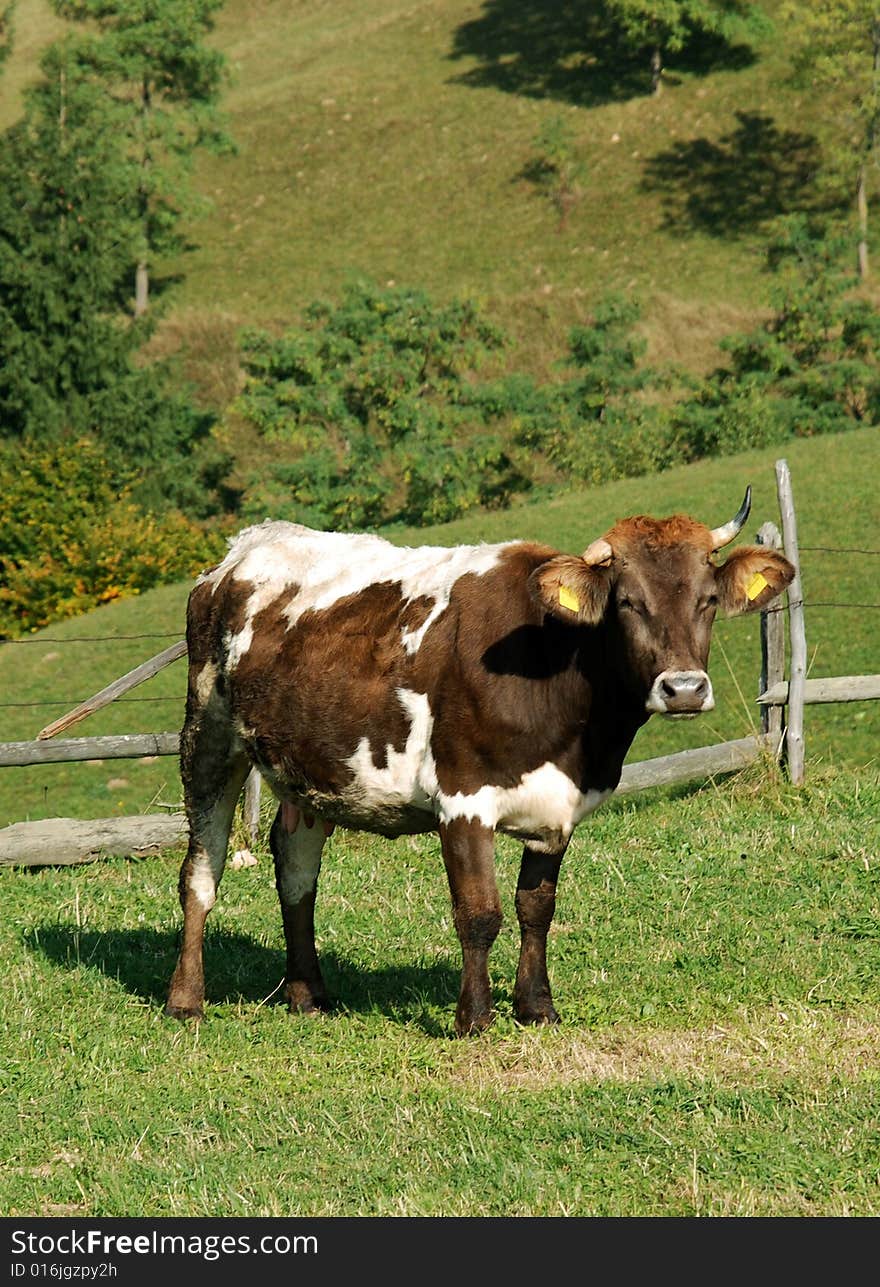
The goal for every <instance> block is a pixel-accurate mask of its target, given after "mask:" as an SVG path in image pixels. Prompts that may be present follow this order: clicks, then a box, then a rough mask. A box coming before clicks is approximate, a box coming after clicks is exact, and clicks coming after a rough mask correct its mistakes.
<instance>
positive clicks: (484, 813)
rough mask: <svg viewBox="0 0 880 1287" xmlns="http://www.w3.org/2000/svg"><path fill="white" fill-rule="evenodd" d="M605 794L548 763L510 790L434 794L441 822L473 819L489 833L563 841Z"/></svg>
mask: <svg viewBox="0 0 880 1287" xmlns="http://www.w3.org/2000/svg"><path fill="white" fill-rule="evenodd" d="M612 794H613V793H612V792H611V791H586V792H584V791H581V790H580V789H579V788H578V787H577V786H576V785H575V783H574V782H572V780H571V778H570V777H568V775H567V774H565V773H563V772H562V770H561V769H560V768H558V767H557V766H556V765H555V764H552V763H550V762H548V763H546V764H542V765H540V767H539V768H537V769H532V770H531V772H529V773H524V774H523V776H522V778H521V779H520V781H519V782H518V783H517V785H516V786H513V787H499V786H484V787H480V789H479V790H478V791H473V792H469V793H464V792H461V791H459V792H456V794H454V795H444V794H443V793H442V792H441V793H439V794H438V805H439V817H440V820H441V821H442V822H451V821H452V820H453V819H454V818H464V819H466V820H467V821H478V822H481V823H482V824H483V825H484V826H486V827H491V828H492V829H493V830H498V831H504V832H508V833H510V834H511V835H514V836H520V837H523V838H534V840H535V841H536V842H537V843H534V844H533V846H532V847H533V848H536V849H540V848H542V847H543V845H542V840H544V839H545V838H546V839H548V840H549V839H551V838H552V840H553V842H554V843H555V842H556V841H557V840H558V839H561V840H563V841H568V839H569V837H570V836H571V833H572V831H573V830H574V828H575V827H576V826H577V824H578V823H579V822H580V821H581V819H582V818H585V817H586V816H587V814H588V813H592V811H593V810H594V809H596V808H598V807H599V805H600V804H601V803H602V802H603V800H607V799H608V797H609V796H610V795H612Z"/></svg>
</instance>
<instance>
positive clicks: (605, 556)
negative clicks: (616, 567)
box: [582, 536, 614, 567]
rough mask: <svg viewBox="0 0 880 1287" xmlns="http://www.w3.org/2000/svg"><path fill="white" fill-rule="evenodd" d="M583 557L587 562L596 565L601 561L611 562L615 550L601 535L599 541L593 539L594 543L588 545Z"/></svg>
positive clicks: (592, 565)
mask: <svg viewBox="0 0 880 1287" xmlns="http://www.w3.org/2000/svg"><path fill="white" fill-rule="evenodd" d="M582 557H583V560H584V562H585V563H589V564H590V566H591V567H595V566H596V565H597V564H599V563H610V561H611V560H612V559H613V558H614V551H613V550H612V548H611V546H610V545H609V544H608V542H607V541H606V540H605V539H604V538H603V537H601V536H600V537H599V539H598V541H593V544H592V545H588V546H587V548H586V549H585V550H584V552H583V556H582Z"/></svg>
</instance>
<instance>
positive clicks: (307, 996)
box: [287, 983, 332, 1014]
mask: <svg viewBox="0 0 880 1287" xmlns="http://www.w3.org/2000/svg"><path fill="white" fill-rule="evenodd" d="M287 1009H288V1010H289V1012H290V1013H291V1014H326V1013H327V1011H328V1010H330V1009H332V1002H331V1001H330V999H329V997H328V996H327V994H326V993H324V992H312V990H311V988H308V987H306V986H305V985H304V984H302V983H299V984H295V985H293V986H292V987H289V988H288V989H287Z"/></svg>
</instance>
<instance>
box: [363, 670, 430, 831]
mask: <svg viewBox="0 0 880 1287" xmlns="http://www.w3.org/2000/svg"><path fill="white" fill-rule="evenodd" d="M397 697H398V700H399V701H400V703H401V705H402V706H403V708H404V709H405V710H406V712H407V713H408V715H409V717H410V721H411V722H410V729H409V733H408V734H407V738H406V745H405V746H404V748H403V750H402V751H395V749H394V747H393V746H390V745H389V746H386V747H385V766H384V767H383V768H378V767H377V766H376V765H375V764H374V762H373V755H372V751H371V748H370V741H369V738H366V737H362V738H361V740H360V742H359V743H358V746H357V750H356V751H355V752H354V754H353V755H351V756H350V757H349V758H348V760H347V761H346V763H347V764H348V767H349V768H350V769H351V770H352V772H353V773H354V775H355V780H354V783H353V785H352V787H350V788H349V790H350V791H352V792H353V793H354V794H356V795H357V796H358V798H359V800H361V801H362V802H363V803H365V804H367V805H369V806H370V807H375V808H378V809H383V808H385V809H387V808H404V807H406V806H407V805H414V806H416V807H417V808H421V809H427V810H430V811H433V810H432V804H431V801H432V798H433V797H434V795H435V794H436V791H437V775H436V772H435V770H434V760H433V757H432V755H431V732H432V730H433V727H434V719H433V716H432V715H431V708H430V706H429V705H428V696H427V694H426V693H414V692H411V691H410V690H409V689H408V688H398V690H397Z"/></svg>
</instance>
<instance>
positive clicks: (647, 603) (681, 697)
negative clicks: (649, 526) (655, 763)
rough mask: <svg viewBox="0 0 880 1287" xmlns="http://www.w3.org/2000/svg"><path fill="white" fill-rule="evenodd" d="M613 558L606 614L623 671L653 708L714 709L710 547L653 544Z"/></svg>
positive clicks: (672, 711) (688, 712) (668, 711)
mask: <svg viewBox="0 0 880 1287" xmlns="http://www.w3.org/2000/svg"><path fill="white" fill-rule="evenodd" d="M616 562H617V563H618V564H619V566H618V568H617V569H616V575H615V576H614V580H613V585H612V589H611V593H610V596H609V603H608V609H607V612H606V621H607V626H608V632H609V637H610V641H611V654H612V659H613V660H614V661H615V663H616V665H617V670H618V675H619V677H620V679H622V680H623V681H624V682H625V683H626V685H627V687H628V688H629V689H630V691H631V692H634V693H635V694H636V695H637V696H638V697H639V699H640V700H641V701H643V702H644V706H645V710H646V711H648V712H649V713H652V714H654V713H656V714H663V715H673V716H683V715H684V716H692V715H698V714H700V713H701V712H702V711H709V710H711V709H712V708H713V706H714V705H715V698H714V696H713V693H712V683H711V680H710V679H709V676H708V674H707V673H706V666H707V665H708V662H709V643H710V639H711V634H712V623H713V622H714V620H715V613H716V611H717V608H718V592H717V589H716V585H715V573H716V569H715V568H714V567H713V566H711V565H710V563H709V561H708V558H707V555H706V552H705V551H704V550H699V549H696V548H694V546H692V545H690V544H679V545H674V546H669V547H665V548H655V547H651V548H645V549H641V550H638V551H636V552H633V553H631V554H630V555H629V556H627V557H621V558H619V559H618V560H616Z"/></svg>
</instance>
